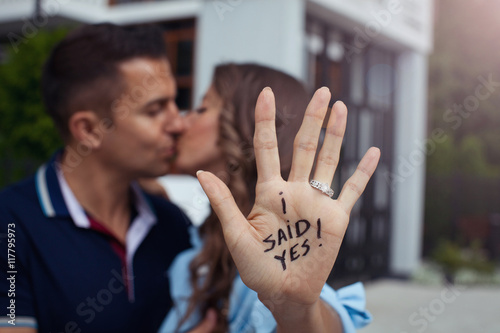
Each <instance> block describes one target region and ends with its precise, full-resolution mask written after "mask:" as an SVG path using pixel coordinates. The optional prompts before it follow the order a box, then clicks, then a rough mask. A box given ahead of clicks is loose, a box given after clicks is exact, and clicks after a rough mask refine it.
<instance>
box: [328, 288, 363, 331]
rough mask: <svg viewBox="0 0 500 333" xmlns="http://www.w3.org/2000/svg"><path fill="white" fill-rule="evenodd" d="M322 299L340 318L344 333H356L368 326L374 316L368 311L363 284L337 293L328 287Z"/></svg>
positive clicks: (342, 289)
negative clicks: (357, 330)
mask: <svg viewBox="0 0 500 333" xmlns="http://www.w3.org/2000/svg"><path fill="white" fill-rule="evenodd" d="M320 297H321V299H322V300H323V301H324V302H325V303H327V304H328V305H330V306H331V307H332V308H333V309H335V311H337V313H338V314H339V316H340V319H341V321H342V327H343V328H344V333H352V332H356V329H359V328H362V327H364V326H366V325H368V324H369V323H370V322H371V321H372V315H371V314H370V313H369V312H368V311H367V310H366V298H365V289H364V287H363V284H362V283H361V282H357V283H354V284H352V285H349V286H346V287H344V288H340V289H338V290H337V291H335V290H334V289H333V288H331V287H330V286H328V285H325V286H324V287H323V290H322V291H321V295H320Z"/></svg>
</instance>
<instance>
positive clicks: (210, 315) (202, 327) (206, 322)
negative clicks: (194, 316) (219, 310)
mask: <svg viewBox="0 0 500 333" xmlns="http://www.w3.org/2000/svg"><path fill="white" fill-rule="evenodd" d="M216 324H217V314H216V313H215V310H214V309H208V311H207V314H206V315H205V318H203V321H202V322H201V323H200V324H199V325H198V326H196V327H195V328H194V329H192V330H191V331H189V332H188V333H211V332H212V331H213V330H214V328H215V325H216Z"/></svg>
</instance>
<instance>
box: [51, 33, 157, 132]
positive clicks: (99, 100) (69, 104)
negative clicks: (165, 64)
mask: <svg viewBox="0 0 500 333" xmlns="http://www.w3.org/2000/svg"><path fill="white" fill-rule="evenodd" d="M134 58H151V59H160V58H165V59H167V52H166V48H165V41H164V39H163V34H162V31H161V29H160V28H159V27H157V26H154V25H137V26H129V27H121V26H117V25H114V24H110V23H101V24H93V25H83V26H81V27H79V28H77V29H76V30H74V31H73V32H71V33H69V34H68V36H66V38H65V39H64V40H62V41H61V42H60V43H59V44H57V45H56V46H55V48H54V49H53V50H52V53H51V55H50V56H49V58H48V60H47V61H46V63H45V66H44V69H43V73H42V95H43V99H44V103H45V107H46V111H47V113H48V114H49V115H50V116H51V117H52V119H53V121H54V123H55V126H56V128H57V129H58V130H59V132H60V134H61V136H62V138H63V139H64V140H65V141H67V140H68V139H69V138H70V132H69V128H68V120H69V118H70V117H71V115H73V113H75V112H76V111H81V110H93V111H96V112H97V113H99V114H100V115H101V116H102V117H105V116H109V117H110V119H112V115H111V105H112V103H113V101H114V100H115V99H117V98H119V96H120V94H121V93H122V92H123V91H124V90H125V88H126V87H127V85H126V82H124V80H123V78H122V77H121V74H120V71H119V68H118V66H119V65H120V64H121V63H123V62H125V61H128V60H132V59H134Z"/></svg>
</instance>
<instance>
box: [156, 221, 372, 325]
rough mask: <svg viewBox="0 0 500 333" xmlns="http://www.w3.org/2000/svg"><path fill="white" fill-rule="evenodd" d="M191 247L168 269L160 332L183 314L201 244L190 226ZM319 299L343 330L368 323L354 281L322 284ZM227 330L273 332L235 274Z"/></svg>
mask: <svg viewBox="0 0 500 333" xmlns="http://www.w3.org/2000/svg"><path fill="white" fill-rule="evenodd" d="M190 233H191V242H192V243H193V248H191V249H189V250H186V251H184V252H182V253H180V254H179V255H178V256H177V257H176V259H175V260H174V262H173V263H172V265H171V266H170V269H169V271H168V275H169V278H170V294H171V297H172V300H173V302H174V304H173V307H172V309H171V310H170V312H169V313H168V314H167V316H166V318H165V320H164V321H163V324H162V326H161V328H160V330H159V332H160V333H173V332H175V331H176V328H177V325H178V323H179V321H180V320H181V319H182V318H183V317H184V314H185V313H186V310H187V307H188V304H189V296H190V295H191V292H192V289H191V284H190V272H189V263H190V262H191V260H192V259H193V258H194V257H195V256H196V255H197V254H198V252H199V251H200V249H201V246H202V243H201V241H200V239H199V237H198V231H197V229H195V228H194V227H193V228H191V229H190ZM320 297H321V299H322V300H323V301H325V302H326V303H327V304H329V305H330V306H331V307H332V308H334V309H335V310H336V311H337V313H338V314H339V316H340V318H341V320H342V325H343V328H344V333H351V332H355V331H356V329H358V328H361V327H363V326H365V325H367V324H368V323H370V322H371V320H372V317H371V315H370V313H369V312H368V311H367V310H366V309H365V293H364V288H363V285H362V284H361V283H359V282H358V283H355V284H352V285H350V286H347V287H344V288H341V289H339V290H337V291H335V290H333V289H332V288H331V287H330V286H328V285H326V284H325V286H324V287H323V290H322V291H321V296H320ZM201 319H202V316H201V314H200V312H199V311H195V312H194V313H193V314H192V315H191V316H190V317H189V319H188V320H186V321H185V322H184V323H183V325H182V326H181V327H180V330H179V332H188V331H189V330H190V329H193V328H194V327H196V325H197V324H198V323H199V322H200V321H201ZM228 320H229V329H230V331H229V332H231V333H270V332H275V331H276V321H275V320H274V317H273V315H272V314H271V312H270V311H269V309H267V308H266V307H265V306H264V304H262V303H261V302H260V300H259V299H258V297H257V293H256V292H255V291H253V290H251V289H250V288H248V287H247V286H245V284H243V281H241V278H240V277H239V275H237V276H236V278H235V279H234V282H233V289H232V291H231V294H230V298H229V314H228Z"/></svg>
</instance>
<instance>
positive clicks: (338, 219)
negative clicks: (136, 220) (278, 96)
mask: <svg viewBox="0 0 500 333" xmlns="http://www.w3.org/2000/svg"><path fill="white" fill-rule="evenodd" d="M329 100H330V92H329V91H328V89H327V88H322V89H319V90H318V91H317V92H316V93H315V95H314V97H313V98H312V100H311V102H310V103H309V106H308V107H307V110H306V114H305V117H304V120H303V122H302V126H301V128H300V130H299V132H298V134H297V136H296V138H295V142H294V156H293V161H292V168H291V172H290V176H289V178H288V181H285V180H283V179H282V178H281V175H280V161H279V157H278V147H277V140H276V128H275V101H274V95H273V93H272V91H271V89H269V88H266V89H264V90H263V91H262V93H261V94H260V96H259V99H258V101H257V106H256V111H255V123H256V125H255V135H254V149H255V158H256V163H257V172H258V180H257V187H256V200H255V205H254V207H253V208H252V211H251V212H250V214H249V215H248V217H247V218H245V217H244V216H243V215H242V213H241V212H240V210H239V209H238V207H237V206H236V204H235V202H234V199H233V197H232V195H231V193H230V192H229V190H228V188H227V186H226V185H225V184H224V183H223V182H222V181H221V180H219V179H218V178H217V177H215V176H214V175H213V174H211V173H209V172H199V173H198V179H199V181H200V183H201V185H202V187H203V189H204V190H205V192H206V194H207V196H208V198H209V199H210V203H211V205H212V207H213V209H214V211H215V212H216V213H217V216H218V217H219V219H220V221H221V223H222V227H223V231H224V238H225V240H226V243H227V246H228V248H229V250H230V252H231V255H232V257H233V259H234V262H235V264H236V267H237V268H238V272H239V274H240V276H241V279H242V280H243V282H244V283H245V284H246V285H247V286H248V287H249V288H251V289H253V290H255V291H256V292H257V293H258V295H259V299H260V300H261V301H262V302H263V303H264V304H265V305H266V306H268V308H270V310H271V311H273V309H272V308H271V307H274V306H279V305H280V304H283V305H285V304H286V305H291V304H292V305H298V306H312V305H314V304H317V301H318V300H319V295H320V292H321V289H322V288H323V285H324V284H325V282H326V280H327V278H328V276H329V274H330V271H331V269H332V267H333V264H334V263H335V260H336V258H337V255H338V252H339V249H340V245H341V243H342V239H343V237H344V234H345V231H346V228H347V226H348V223H349V214H350V212H351V209H352V207H353V206H354V204H355V203H356V201H357V199H358V198H359V196H360V195H361V193H362V192H363V191H364V189H365V187H366V184H367V183H368V181H369V179H370V177H371V176H372V174H373V172H374V171H375V168H376V166H377V163H378V160H379V158H380V151H379V150H378V149H377V148H370V149H369V150H368V152H367V153H366V154H365V156H364V157H363V159H362V160H361V162H360V163H359V165H358V168H357V170H356V171H355V173H354V174H353V175H352V177H351V178H349V180H348V181H347V182H346V184H345V185H344V187H343V189H342V191H341V193H340V195H339V197H338V199H337V200H333V199H331V198H329V197H328V196H326V195H325V194H323V193H321V191H319V190H317V189H314V188H312V187H311V186H310V185H309V180H310V174H311V169H312V166H313V162H314V158H315V154H316V149H317V143H318V138H319V135H320V131H321V126H322V123H323V118H324V116H325V114H326V111H327V109H328V103H329ZM346 121H347V109H346V107H345V105H344V104H343V103H341V102H337V103H336V104H335V105H334V106H333V109H332V113H331V117H330V120H329V122H328V126H327V130H326V135H325V139H324V143H323V147H322V149H321V151H320V153H319V155H318V160H317V166H316V170H315V172H314V177H313V178H312V179H315V180H318V181H320V182H323V183H327V184H331V183H332V179H333V176H334V173H335V169H336V167H337V164H338V160H339V154H340V148H341V144H342V139H343V136H344V132H345V126H346Z"/></svg>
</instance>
